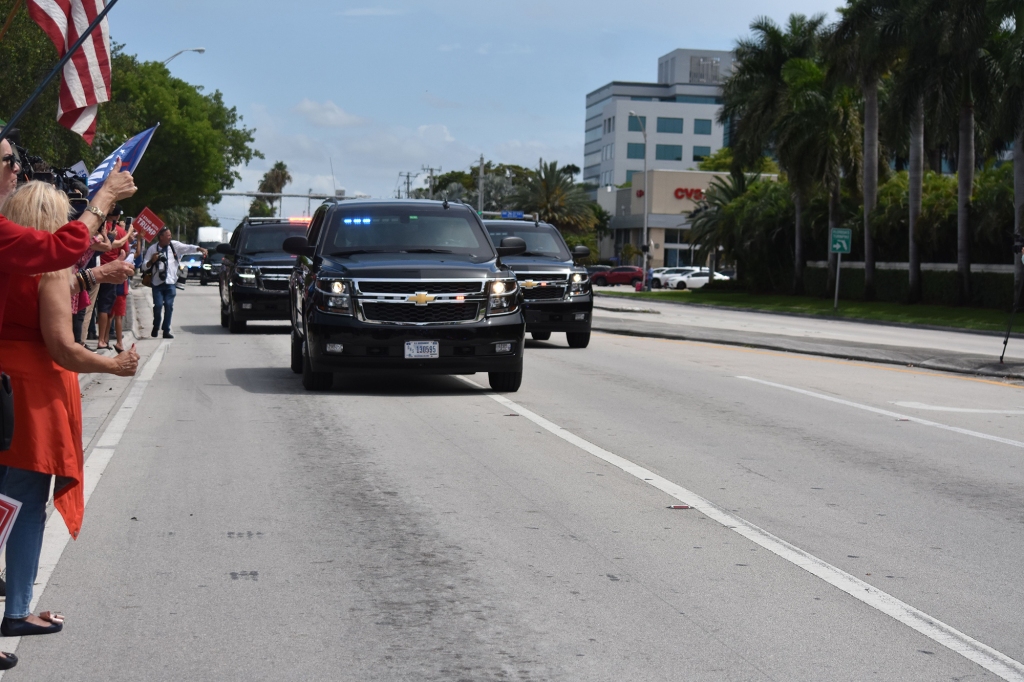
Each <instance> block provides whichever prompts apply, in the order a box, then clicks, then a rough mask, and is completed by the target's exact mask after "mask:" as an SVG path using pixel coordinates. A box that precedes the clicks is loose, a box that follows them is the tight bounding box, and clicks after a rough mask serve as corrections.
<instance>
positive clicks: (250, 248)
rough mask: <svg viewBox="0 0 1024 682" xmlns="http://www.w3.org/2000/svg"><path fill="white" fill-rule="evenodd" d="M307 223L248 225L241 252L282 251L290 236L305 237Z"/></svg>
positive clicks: (240, 247) (242, 240)
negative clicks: (282, 246) (285, 241)
mask: <svg viewBox="0 0 1024 682" xmlns="http://www.w3.org/2000/svg"><path fill="white" fill-rule="evenodd" d="M305 234H306V226H305V225H301V224H299V225H267V226H260V227H247V228H246V229H245V232H244V233H243V234H242V239H241V244H240V245H239V249H238V252H239V253H249V254H253V253H268V252H270V253H272V252H276V251H281V244H283V243H284V240H285V239H287V238H288V237H303V236H305Z"/></svg>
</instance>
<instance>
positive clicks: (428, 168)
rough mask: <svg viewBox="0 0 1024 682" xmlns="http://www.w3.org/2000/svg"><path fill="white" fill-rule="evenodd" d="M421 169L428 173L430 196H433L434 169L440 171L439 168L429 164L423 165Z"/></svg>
mask: <svg viewBox="0 0 1024 682" xmlns="http://www.w3.org/2000/svg"><path fill="white" fill-rule="evenodd" d="M423 170H425V171H427V172H428V173H430V198H431V199H433V198H434V171H437V172H438V173H440V172H441V169H440V168H431V167H430V166H423Z"/></svg>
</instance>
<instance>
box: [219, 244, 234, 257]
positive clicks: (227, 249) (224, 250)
mask: <svg viewBox="0 0 1024 682" xmlns="http://www.w3.org/2000/svg"><path fill="white" fill-rule="evenodd" d="M214 251H216V252H217V253H220V254H223V255H225V256H230V255H232V254H234V253H235V250H234V249H232V248H231V245H230V244H217V248H215V249H214Z"/></svg>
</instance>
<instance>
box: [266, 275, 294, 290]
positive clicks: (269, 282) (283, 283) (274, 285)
mask: <svg viewBox="0 0 1024 682" xmlns="http://www.w3.org/2000/svg"><path fill="white" fill-rule="evenodd" d="M260 286H261V287H262V288H263V289H265V290H266V291H288V280H287V279H278V278H276V277H275V278H273V279H270V278H267V277H262V278H261V279H260Z"/></svg>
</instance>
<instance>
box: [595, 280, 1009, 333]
mask: <svg viewBox="0 0 1024 682" xmlns="http://www.w3.org/2000/svg"><path fill="white" fill-rule="evenodd" d="M599 293H600V294H601V295H606V296H614V297H616V298H626V299H633V300H650V301H667V302H673V303H688V304H695V305H713V306H721V307H723V308H737V309H743V310H756V311H759V312H766V313H799V314H802V315H815V316H820V317H830V318H834V319H844V320H863V321H867V322H894V323H901V324H918V325H929V326H934V327H949V328H951V329H971V330H977V331H992V332H1004V331H1006V317H1007V313H1006V311H1002V310H990V309H987V308H959V307H956V308H953V307H947V306H938V305H906V304H903V303H885V302H880V301H874V302H867V301H844V300H840V301H839V311H838V312H836V311H835V310H833V309H832V299H824V298H818V297H815V296H781V295H775V294H764V295H762V294H747V293H738V292H721V291H707V292H703V291H701V292H694V291H689V290H686V291H651V292H635V291H601V292H599ZM1013 329H1014V332H1017V333H1020V332H1021V331H1024V313H1022V314H1018V315H1017V316H1016V317H1015V318H1014V325H1013Z"/></svg>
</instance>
